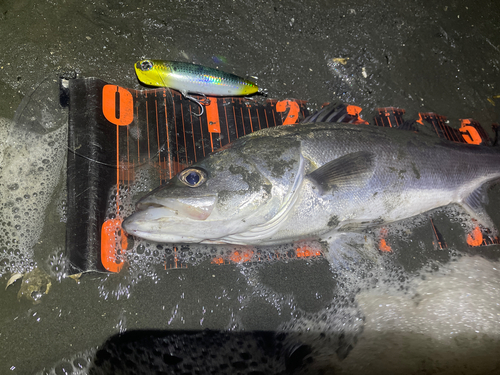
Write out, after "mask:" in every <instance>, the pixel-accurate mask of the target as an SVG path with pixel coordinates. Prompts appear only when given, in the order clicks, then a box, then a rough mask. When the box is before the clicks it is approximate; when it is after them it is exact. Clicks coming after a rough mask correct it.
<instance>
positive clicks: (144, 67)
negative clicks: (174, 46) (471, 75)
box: [135, 60, 171, 87]
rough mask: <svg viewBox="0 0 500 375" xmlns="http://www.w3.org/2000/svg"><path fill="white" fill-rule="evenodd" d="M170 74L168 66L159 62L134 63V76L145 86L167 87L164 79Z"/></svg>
mask: <svg viewBox="0 0 500 375" xmlns="http://www.w3.org/2000/svg"><path fill="white" fill-rule="evenodd" d="M170 72H171V68H170V65H169V64H167V63H165V62H164V61H161V60H141V61H138V62H136V63H135V74H136V75H137V78H138V79H139V81H141V82H142V83H144V84H145V85H149V86H157V87H164V86H168V84H167V82H166V77H167V76H168V74H169V73H170Z"/></svg>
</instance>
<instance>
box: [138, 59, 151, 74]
mask: <svg viewBox="0 0 500 375" xmlns="http://www.w3.org/2000/svg"><path fill="white" fill-rule="evenodd" d="M139 66H140V68H141V70H142V71H145V72H147V71H148V70H151V69H153V63H152V62H151V61H149V60H144V61H141V63H140V65H139Z"/></svg>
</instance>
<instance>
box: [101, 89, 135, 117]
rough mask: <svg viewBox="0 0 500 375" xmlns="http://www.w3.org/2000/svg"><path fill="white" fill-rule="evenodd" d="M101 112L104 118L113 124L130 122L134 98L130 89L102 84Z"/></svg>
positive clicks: (132, 115) (132, 114)
mask: <svg viewBox="0 0 500 375" xmlns="http://www.w3.org/2000/svg"><path fill="white" fill-rule="evenodd" d="M117 103H118V108H117ZM102 113H103V114H104V117H106V120H108V121H109V122H111V123H113V124H115V125H120V126H126V125H128V124H130V123H131V122H132V121H133V120H134V98H133V97H132V94H131V93H130V91H128V90H127V89H124V88H123V87H119V86H115V85H106V86H104V87H103V88H102Z"/></svg>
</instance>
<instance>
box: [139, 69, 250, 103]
mask: <svg viewBox="0 0 500 375" xmlns="http://www.w3.org/2000/svg"><path fill="white" fill-rule="evenodd" d="M135 72H136V74H137V78H139V81H141V82H142V83H144V84H146V85H150V86H160V87H170V88H172V89H174V90H178V91H180V92H181V93H183V94H184V95H185V96H186V94H187V93H194V94H202V95H207V96H243V95H252V94H255V93H257V92H259V88H258V87H257V85H256V84H255V83H253V82H251V81H249V80H246V79H244V78H241V77H238V76H236V75H234V74H230V73H226V72H222V71H220V70H217V69H213V68H208V67H205V66H202V65H195V64H190V63H185V62H179V61H164V60H142V61H138V62H137V63H136V64H135Z"/></svg>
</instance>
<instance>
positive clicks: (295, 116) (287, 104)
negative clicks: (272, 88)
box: [276, 100, 300, 125]
mask: <svg viewBox="0 0 500 375" xmlns="http://www.w3.org/2000/svg"><path fill="white" fill-rule="evenodd" d="M287 109H288V110H289V111H288V115H287V116H286V118H285V121H283V125H292V124H296V123H297V121H298V120H299V111H300V108H299V105H298V104H297V103H296V102H294V101H292V100H282V101H279V102H278V103H276V112H285V111H286V110H287Z"/></svg>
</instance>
